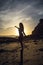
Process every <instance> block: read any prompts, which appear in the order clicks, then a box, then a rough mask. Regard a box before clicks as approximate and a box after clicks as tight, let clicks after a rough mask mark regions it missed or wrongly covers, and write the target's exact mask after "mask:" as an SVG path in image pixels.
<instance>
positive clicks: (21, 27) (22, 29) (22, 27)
mask: <svg viewBox="0 0 43 65" xmlns="http://www.w3.org/2000/svg"><path fill="white" fill-rule="evenodd" d="M19 27H20V29H21V31H22V32H23V31H24V26H23V24H22V23H19Z"/></svg>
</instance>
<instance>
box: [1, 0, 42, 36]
mask: <svg viewBox="0 0 43 65" xmlns="http://www.w3.org/2000/svg"><path fill="white" fill-rule="evenodd" d="M40 18H43V0H0V36H3V35H18V30H17V29H16V28H15V27H14V26H18V27H19V23H20V22H22V23H23V25H24V31H25V33H26V35H30V34H31V33H32V31H33V30H34V28H35V26H36V25H37V24H38V23H39V19H40Z"/></svg>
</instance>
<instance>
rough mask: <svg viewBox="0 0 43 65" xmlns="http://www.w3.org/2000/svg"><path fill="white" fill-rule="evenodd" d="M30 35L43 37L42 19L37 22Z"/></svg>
mask: <svg viewBox="0 0 43 65" xmlns="http://www.w3.org/2000/svg"><path fill="white" fill-rule="evenodd" d="M32 35H33V36H34V37H37V38H43V19H40V20H39V23H38V25H37V26H36V27H35V29H34V30H33V32H32Z"/></svg>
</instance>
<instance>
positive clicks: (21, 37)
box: [15, 23, 25, 65]
mask: <svg viewBox="0 0 43 65" xmlns="http://www.w3.org/2000/svg"><path fill="white" fill-rule="evenodd" d="M15 27H16V28H18V31H19V42H20V43H21V47H22V50H21V52H20V65H23V36H24V35H25V33H24V26H23V24H22V23H19V27H17V26H15Z"/></svg>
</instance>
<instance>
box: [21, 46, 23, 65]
mask: <svg viewBox="0 0 43 65" xmlns="http://www.w3.org/2000/svg"><path fill="white" fill-rule="evenodd" d="M21 47H22V49H21V51H20V65H23V46H21Z"/></svg>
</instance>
